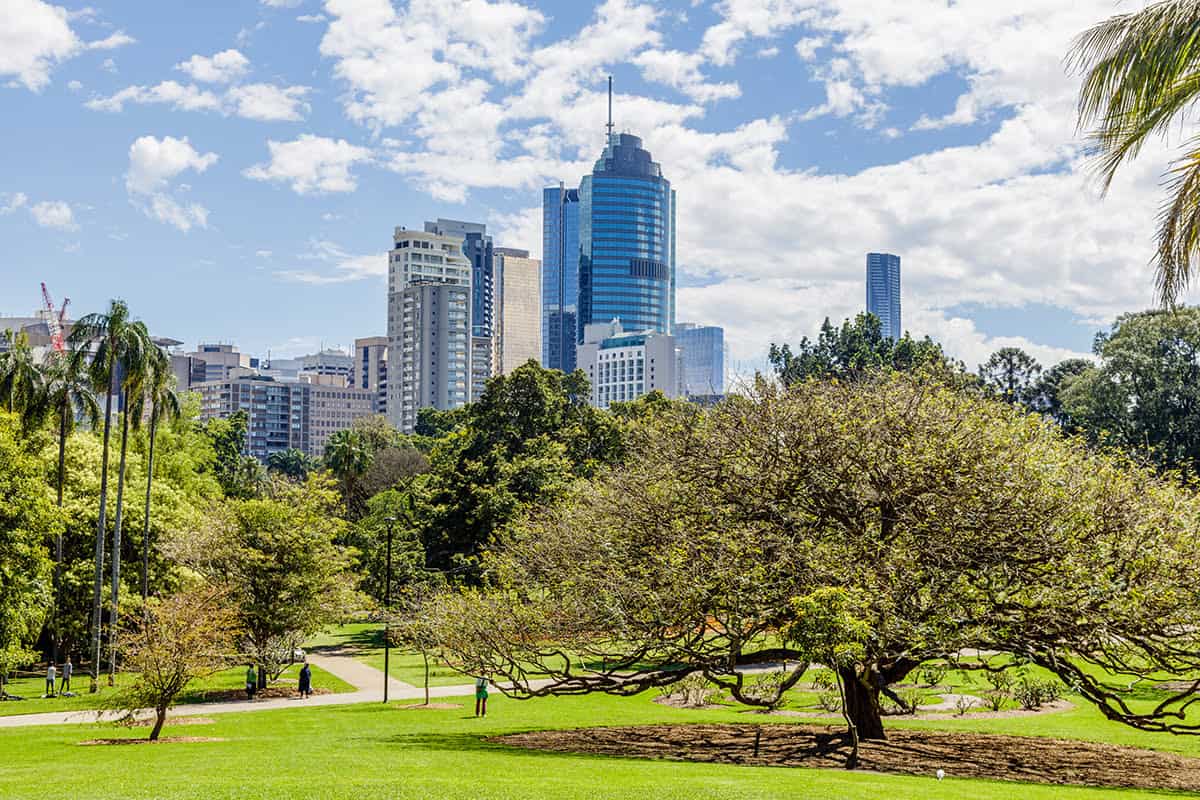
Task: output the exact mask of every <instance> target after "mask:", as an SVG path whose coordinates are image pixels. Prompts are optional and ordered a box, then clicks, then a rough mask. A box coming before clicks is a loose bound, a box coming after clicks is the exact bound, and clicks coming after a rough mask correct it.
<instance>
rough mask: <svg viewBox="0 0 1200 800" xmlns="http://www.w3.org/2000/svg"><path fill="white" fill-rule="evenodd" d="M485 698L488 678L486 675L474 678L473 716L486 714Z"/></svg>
mask: <svg viewBox="0 0 1200 800" xmlns="http://www.w3.org/2000/svg"><path fill="white" fill-rule="evenodd" d="M487 698H488V679H487V678H486V677H483V676H481V677H478V678H476V679H475V716H477V717H486V716H487Z"/></svg>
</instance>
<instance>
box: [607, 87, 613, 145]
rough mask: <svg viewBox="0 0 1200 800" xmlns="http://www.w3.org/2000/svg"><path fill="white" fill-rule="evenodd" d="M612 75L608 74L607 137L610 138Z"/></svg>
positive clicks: (611, 125)
mask: <svg viewBox="0 0 1200 800" xmlns="http://www.w3.org/2000/svg"><path fill="white" fill-rule="evenodd" d="M612 129H613V124H612V75H609V76H608V138H609V139H612Z"/></svg>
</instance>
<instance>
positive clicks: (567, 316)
mask: <svg viewBox="0 0 1200 800" xmlns="http://www.w3.org/2000/svg"><path fill="white" fill-rule="evenodd" d="M578 301H579V191H578V190H577V189H566V188H564V187H563V185H562V184H561V183H560V184H559V185H558V186H553V187H551V188H549V189H545V190H544V191H543V192H542V366H544V367H546V368H547V369H561V370H562V371H563V372H568V373H569V372H574V371H575V328H576V324H577V319H578V318H577V313H576V311H577V306H576V304H577V303H578Z"/></svg>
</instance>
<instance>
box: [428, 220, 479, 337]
mask: <svg viewBox="0 0 1200 800" xmlns="http://www.w3.org/2000/svg"><path fill="white" fill-rule="evenodd" d="M425 232H426V233H436V234H438V235H439V236H456V237H461V238H462V247H463V255H464V256H466V258H467V260H468V261H470V262H471V335H472V336H491V335H492V324H493V317H494V314H493V310H492V291H493V280H494V275H495V263H494V255H493V252H494V248H493V246H492V237H491V236H488V233H487V226H486V225H484V224H483V223H481V222H463V221H462V220H457V219H444V218H442V217H438V219H437V221H436V222H426V223H425Z"/></svg>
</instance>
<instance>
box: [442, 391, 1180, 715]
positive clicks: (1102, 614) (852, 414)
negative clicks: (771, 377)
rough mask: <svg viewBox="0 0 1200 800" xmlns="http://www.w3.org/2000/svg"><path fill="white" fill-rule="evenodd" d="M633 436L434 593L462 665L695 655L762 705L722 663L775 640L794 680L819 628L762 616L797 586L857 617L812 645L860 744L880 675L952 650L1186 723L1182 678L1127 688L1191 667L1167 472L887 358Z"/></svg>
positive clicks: (658, 681) (787, 607)
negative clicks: (484, 576)
mask: <svg viewBox="0 0 1200 800" xmlns="http://www.w3.org/2000/svg"><path fill="white" fill-rule="evenodd" d="M628 446H629V448H630V454H629V457H628V459H627V460H626V462H625V463H624V464H623V465H622V466H621V467H619V468H615V469H613V470H611V471H609V472H607V473H605V474H604V475H603V476H601V477H600V478H599V479H598V480H595V481H592V482H590V483H580V484H577V485H576V486H575V487H574V488H573V490H572V492H571V493H570V496H569V498H568V499H567V500H566V501H564V502H560V503H557V504H555V505H554V506H552V507H550V508H547V509H544V510H542V511H539V512H537V513H535V514H533V515H532V516H531V517H529V518H528V519H527V521H526V523H525V524H523V525H522V526H520V527H519V528H514V529H513V531H512V533H511V534H510V535H508V536H507V537H506V538H505V541H504V542H503V545H502V546H501V547H498V548H497V549H496V550H495V551H494V552H493V553H492V554H490V555H489V556H488V557H487V558H486V559H485V562H484V567H485V569H486V570H487V571H488V574H490V575H493V576H495V584H494V586H493V587H489V588H485V589H481V590H477V591H472V592H466V593H463V594H460V595H456V596H453V597H450V598H448V599H446V600H444V601H443V603H442V606H441V607H440V609H439V620H440V623H439V624H440V625H441V628H440V631H441V633H440V636H441V639H442V642H443V645H444V647H445V648H446V650H447V651H448V652H449V653H450V654H451V655H452V657H453V659H454V660H455V661H456V663H458V664H459V665H460V667H461V668H462V669H463V670H464V671H467V672H470V673H475V674H481V673H486V674H491V675H493V676H498V677H501V678H504V679H507V680H511V681H512V682H513V688H511V689H509V690H508V691H511V692H512V693H513V694H514V695H515V696H533V695H545V694H560V693H576V692H588V691H605V692H611V693H617V694H630V693H634V692H638V691H641V690H643V689H645V688H647V687H652V686H660V685H663V684H667V683H671V682H674V681H677V680H679V679H681V678H683V677H685V676H687V675H689V674H694V673H700V674H702V675H703V676H704V677H705V678H706V679H708V680H710V681H712V682H714V683H716V684H718V685H720V686H722V687H725V688H727V689H728V690H729V691H730V692H731V693H732V694H733V696H734V697H735V698H737V699H739V700H741V701H743V702H748V703H752V704H769V702H770V698H762V697H761V696H757V695H754V696H752V695H751V694H749V693H747V692H746V686H745V683H744V681H745V677H744V675H743V674H742V673H741V672H738V671H736V669H735V667H736V666H738V665H741V664H746V663H756V662H762V661H767V660H772V661H779V660H783V659H789V660H794V661H797V662H799V664H798V665H797V666H796V668H795V670H793V671H791V672H790V673H789V674H788V676H787V678H786V679H785V680H784V681H783V682H782V686H783V687H784V688H786V687H787V686H789V685H791V683H789V681H790V682H792V683H794V681H795V680H796V679H798V677H799V674H798V671H799V670H800V667H801V666H802V664H803V663H804V662H805V661H807V660H808V659H810V658H813V657H814V654H813V650H814V646H813V645H804V646H801V647H796V646H794V645H793V644H790V643H787V642H785V643H784V644H783V645H782V646H780V645H779V644H778V642H777V640H776V638H775V635H776V634H778V633H779V632H780V631H791V632H792V633H793V634H794V635H797V637H798V638H801V637H799V636H798V631H800V630H802V628H798V627H797V626H798V625H801V624H802V623H803V622H804V619H805V616H804V614H801V613H800V612H801V611H803V606H798V605H797V598H806V597H809V598H811V597H814V596H819V595H816V594H814V593H819V592H821V591H824V590H839V591H841V592H844V593H845V596H846V597H847V598H849V599H850V600H854V601H855V603H856V604H853V605H847V606H846V608H845V611H846V616H845V618H844V619H842V620H841V622H838V621H837V620H833V621H832V622H838V624H837V625H836V626H833V627H834V628H835V629H839V628H840V629H846V630H848V631H849V630H851V629H853V630H858V631H862V632H869V633H856V634H855V635H854V636H853V637H850V636H849V635H848V634H847V636H846V637H845V638H844V640H843V641H841V642H837V641H834V642H831V643H827V644H826V645H822V648H824V653H825V657H829V653H830V652H832V653H833V654H835V655H837V657H838V658H845V657H846V656H847V654H849V653H854V654H855V655H856V657H855V658H854V659H848V658H846V661H845V663H844V664H841V665H840V666H839V667H838V672H839V677H840V679H841V681H842V683H843V686H844V690H845V692H846V706H847V709H848V711H849V713H850V715H851V717H852V719H853V724H854V726H855V729H856V730H857V732H858V734H859V735H861V736H862V737H863V738H881V737H882V736H883V735H884V732H883V726H882V721H881V716H880V708H879V695H880V691H881V690H882V689H883V688H885V687H886V686H887V685H888V684H891V683H895V682H897V681H899V680H901V679H903V678H904V677H905V676H906V675H907V674H908V673H909V672H910V671H912V670H913V669H914V668H915V667H917V666H918V665H919V664H920V663H921V662H922V661H924V660H928V659H935V658H936V659H947V658H954V657H955V656H956V654H958V653H959V652H961V651H962V650H964V649H968V648H980V649H985V650H998V651H1002V652H1007V653H1012V654H1015V655H1016V657H1017V658H1019V659H1022V660H1025V661H1028V662H1032V663H1036V664H1039V665H1041V666H1043V667H1045V668H1047V669H1049V670H1051V671H1052V672H1054V673H1056V674H1057V675H1059V676H1060V677H1061V678H1063V679H1064V680H1065V681H1067V682H1068V683H1069V684H1071V685H1073V686H1075V687H1077V690H1078V691H1079V692H1080V693H1081V694H1082V695H1083V696H1084V697H1085V698H1086V699H1088V700H1090V701H1092V702H1094V703H1095V704H1097V705H1098V706H1099V707H1100V709H1101V710H1102V711H1103V712H1104V713H1105V714H1106V715H1107V716H1109V717H1110V718H1112V719H1116V720H1119V721H1121V722H1124V723H1126V724H1129V725H1133V726H1135V727H1139V728H1142V729H1145V730H1162V731H1172V732H1191V731H1193V730H1194V729H1196V728H1197V727H1200V726H1196V725H1194V724H1193V723H1191V722H1189V721H1187V720H1186V719H1184V718H1182V717H1179V716H1177V714H1178V713H1179V712H1180V710H1181V709H1182V708H1186V706H1187V704H1188V702H1189V701H1190V700H1191V698H1192V697H1193V695H1192V694H1191V693H1190V692H1183V693H1180V695H1179V696H1178V697H1176V698H1173V699H1172V700H1171V701H1168V702H1166V703H1164V704H1163V705H1161V706H1160V707H1158V708H1156V709H1152V710H1142V708H1141V707H1140V706H1134V705H1131V704H1129V703H1128V700H1127V697H1126V696H1125V692H1126V690H1127V688H1128V687H1129V685H1130V680H1131V679H1132V680H1134V681H1136V680H1138V679H1141V678H1144V677H1145V676H1147V675H1150V674H1153V673H1154V672H1155V671H1163V672H1169V673H1173V674H1189V673H1193V672H1194V671H1195V670H1197V669H1198V668H1200V634H1198V633H1197V630H1198V628H1197V626H1196V624H1195V620H1196V616H1197V604H1196V594H1195V586H1196V585H1200V542H1197V540H1196V537H1195V536H1194V534H1193V532H1194V531H1195V530H1196V526H1197V524H1200V500H1198V499H1197V498H1196V496H1195V495H1194V494H1193V493H1191V492H1190V491H1187V490H1185V489H1182V488H1180V487H1179V486H1177V485H1176V484H1175V483H1174V482H1172V481H1164V480H1161V479H1159V478H1157V477H1156V476H1155V475H1154V474H1152V473H1150V472H1148V471H1146V470H1144V469H1139V468H1137V467H1136V466H1133V465H1130V464H1129V463H1127V462H1126V461H1125V460H1124V459H1122V458H1119V457H1115V456H1111V455H1105V454H1097V453H1093V452H1090V451H1089V450H1088V449H1087V447H1086V445H1085V444H1084V443H1083V442H1081V441H1077V440H1072V439H1066V438H1063V437H1062V436H1061V434H1060V433H1059V431H1058V429H1057V427H1056V426H1054V425H1051V424H1050V423H1048V422H1046V421H1044V420H1042V419H1041V418H1040V417H1038V416H1035V415H1028V414H1025V413H1023V412H1021V411H1020V410H1019V409H1015V408H1013V407H1012V406H1010V405H1008V404H1004V403H998V402H995V401H989V400H986V399H983V398H980V397H978V396H975V395H974V394H971V393H965V392H962V391H959V390H955V389H952V388H949V387H946V386H945V385H944V383H943V382H941V381H932V382H930V381H928V380H923V379H922V378H921V377H920V376H913V375H905V374H899V373H893V374H891V375H890V376H877V377H874V378H871V379H869V380H862V381H858V382H855V383H828V382H805V383H802V384H799V385H797V386H796V387H794V388H793V389H792V390H791V391H786V392H785V391H781V390H775V389H771V388H769V387H764V388H763V390H762V394H761V396H760V397H758V398H755V399H747V398H735V399H733V400H731V401H727V402H726V403H724V404H722V405H721V406H719V407H717V408H716V409H714V410H712V411H709V412H707V413H703V414H701V413H699V412H697V411H691V412H686V411H681V412H679V413H676V414H667V415H663V416H661V417H659V418H658V419H657V420H656V421H655V424H653V425H649V426H645V427H643V428H641V429H638V431H637V432H635V434H634V435H633V437H632V441H631V442H630V443H629V445H628ZM848 621H854V622H855V624H854V625H853V626H851V625H849V624H846V625H843V624H842V623H843V622H847V623H848ZM826 622H830V624H829V625H827V624H825V623H824V622H823V623H822V624H821V625H820V626H819V627H820V629H822V630H828V629H829V628H830V625H832V622H831V621H828V620H827V621H826ZM810 636H811V634H810ZM850 645H853V647H850ZM860 646H861V652H860V651H858V650H857V649H856V648H858V647H860ZM830 648H832V650H831V649H830ZM839 648H840V649H839ZM539 673H540V674H544V675H548V676H549V677H550V678H551V681H550V682H549V683H548V684H542V685H537V684H534V683H532V682H531V678H532V677H533V676H534V675H535V674H539ZM502 685H503V684H502ZM1114 687H1116V688H1114Z"/></svg>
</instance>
